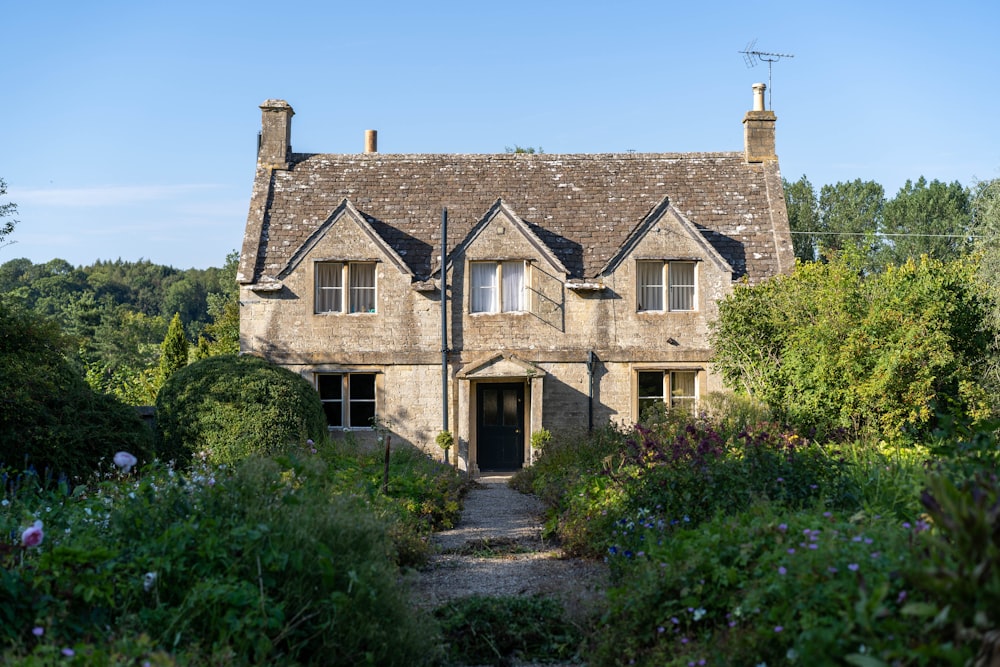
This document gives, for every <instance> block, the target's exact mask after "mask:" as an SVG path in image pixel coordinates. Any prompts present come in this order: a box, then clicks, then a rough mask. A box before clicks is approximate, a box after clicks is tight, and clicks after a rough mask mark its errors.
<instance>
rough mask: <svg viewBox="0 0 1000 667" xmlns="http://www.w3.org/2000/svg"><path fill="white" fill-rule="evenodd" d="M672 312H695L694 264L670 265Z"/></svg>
mask: <svg viewBox="0 0 1000 667" xmlns="http://www.w3.org/2000/svg"><path fill="white" fill-rule="evenodd" d="M670 310H694V262H671V263H670Z"/></svg>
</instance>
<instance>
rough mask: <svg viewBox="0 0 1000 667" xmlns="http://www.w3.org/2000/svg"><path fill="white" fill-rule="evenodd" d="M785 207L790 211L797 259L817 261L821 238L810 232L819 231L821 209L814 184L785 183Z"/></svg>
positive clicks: (804, 178) (801, 181) (805, 179)
mask: <svg viewBox="0 0 1000 667" xmlns="http://www.w3.org/2000/svg"><path fill="white" fill-rule="evenodd" d="M784 188H785V207H786V208H787V209H788V226H789V227H790V228H791V230H792V245H793V247H794V248H795V257H797V258H798V259H799V260H801V261H803V262H812V261H814V260H815V259H816V256H817V252H818V250H819V248H818V241H819V237H818V236H817V235H816V234H813V233H810V232H816V231H818V230H819V207H818V205H817V202H816V190H814V189H813V186H812V183H810V182H809V179H808V178H806V176H805V174H803V175H802V178H800V179H799V180H797V181H795V182H794V183H789V182H788V181H784Z"/></svg>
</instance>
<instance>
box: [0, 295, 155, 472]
mask: <svg viewBox="0 0 1000 667" xmlns="http://www.w3.org/2000/svg"><path fill="white" fill-rule="evenodd" d="M68 345H69V343H68V341H67V340H66V339H65V338H64V337H63V335H62V333H61V332H60V330H59V327H58V326H57V325H56V324H55V323H54V322H51V321H48V320H44V319H42V318H39V317H38V316H36V315H31V314H29V313H26V312H24V311H22V310H20V309H18V308H16V307H14V306H11V305H9V304H7V303H5V302H4V301H3V299H0V467H3V466H6V467H8V468H12V469H15V470H31V469H34V470H35V471H37V473H38V474H41V475H43V476H44V475H46V474H48V475H55V476H58V475H66V476H68V477H70V478H76V479H79V478H82V477H85V476H87V475H88V474H89V473H91V472H92V471H94V470H95V469H96V468H97V465H98V463H99V462H100V461H101V459H104V460H105V461H108V460H110V459H111V457H113V456H114V454H115V452H117V451H119V450H126V451H129V452H131V453H132V454H134V455H136V456H137V457H139V458H140V459H148V458H149V457H150V456H151V454H152V433H151V432H150V431H149V429H148V428H147V427H146V426H145V425H144V424H143V423H142V421H141V420H140V419H139V417H138V416H137V415H136V413H135V410H133V409H132V408H130V407H128V406H126V405H124V404H122V403H121V402H120V401H118V400H117V399H115V398H113V397H111V396H108V395H105V394H100V393H97V392H95V391H94V390H92V389H91V388H90V387H89V386H88V385H87V383H86V381H85V380H84V373H83V370H82V369H81V368H79V367H78V366H77V365H75V364H74V363H73V362H71V361H70V360H69V359H68V358H67V356H66V352H67V348H68Z"/></svg>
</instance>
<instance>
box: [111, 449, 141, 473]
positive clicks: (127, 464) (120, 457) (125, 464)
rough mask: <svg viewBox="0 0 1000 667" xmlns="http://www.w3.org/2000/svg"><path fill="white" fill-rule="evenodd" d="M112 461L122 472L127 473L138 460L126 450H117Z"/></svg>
mask: <svg viewBox="0 0 1000 667" xmlns="http://www.w3.org/2000/svg"><path fill="white" fill-rule="evenodd" d="M114 462H115V465H116V466H118V467H119V468H121V469H122V472H123V473H125V474H128V471H129V470H131V469H132V467H133V466H134V465H135V464H136V463H138V462H139V461H138V460H136V458H135V457H134V456H132V455H131V454H129V453H128V452H118V453H117V454H115V458H114Z"/></svg>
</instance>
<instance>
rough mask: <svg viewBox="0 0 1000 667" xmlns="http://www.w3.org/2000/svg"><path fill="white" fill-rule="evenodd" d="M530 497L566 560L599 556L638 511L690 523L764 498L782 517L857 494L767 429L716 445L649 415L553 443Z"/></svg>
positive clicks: (822, 455)
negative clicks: (545, 512) (626, 425)
mask: <svg viewBox="0 0 1000 667" xmlns="http://www.w3.org/2000/svg"><path fill="white" fill-rule="evenodd" d="M533 467H534V468H535V470H534V471H533V472H532V475H533V480H532V488H533V489H534V490H535V492H536V493H538V494H539V496H541V497H542V499H543V500H544V501H546V502H547V503H548V504H549V505H550V507H551V510H550V517H551V522H550V526H549V527H550V529H551V530H552V531H554V532H557V534H558V536H559V537H560V538H561V539H562V541H563V546H564V548H566V549H567V550H568V551H570V552H572V553H581V554H591V555H600V554H603V552H604V549H605V548H606V547H607V539H608V537H609V536H610V535H611V533H612V531H613V529H614V525H615V522H616V521H617V520H619V519H620V518H622V517H623V516H626V515H628V514H632V513H635V512H636V511H637V510H639V509H643V508H644V509H648V510H650V511H654V512H655V513H656V514H657V515H658V516H660V517H663V518H664V519H666V520H686V521H687V522H691V523H698V522H701V521H705V520H707V519H710V518H712V517H713V516H715V514H716V513H718V512H727V513H734V512H739V511H742V510H744V509H746V508H747V507H749V506H750V505H751V504H752V503H753V502H755V501H758V500H763V499H770V500H773V501H775V502H778V503H780V504H782V505H784V506H786V507H789V508H798V507H804V506H807V505H810V504H812V503H814V502H815V501H816V500H817V499H819V498H825V499H826V500H827V501H828V502H829V503H830V506H831V507H856V506H857V505H858V503H859V492H858V490H857V489H856V488H855V487H854V486H853V484H852V480H851V478H850V477H849V476H848V475H846V474H845V471H844V463H843V461H842V460H841V458H840V456H839V454H838V453H837V452H836V451H834V450H830V449H827V448H824V447H820V446H819V445H817V444H816V443H814V442H810V441H808V440H806V439H804V438H801V437H800V436H798V435H797V434H795V433H792V432H787V431H783V430H781V429H780V428H778V427H777V426H776V425H774V424H759V425H757V426H755V427H753V428H746V429H744V430H742V431H741V432H739V433H738V434H733V435H730V437H729V438H728V439H727V438H723V437H722V435H721V434H720V433H719V431H717V430H716V428H715V425H714V422H713V421H712V420H710V419H706V418H698V419H695V418H692V417H690V416H689V415H684V414H682V413H671V414H662V415H659V416H656V415H653V418H652V419H651V420H650V421H649V422H648V423H647V424H638V425H636V426H634V427H633V428H631V429H627V430H626V429H621V428H611V427H609V428H607V429H604V430H602V431H598V432H596V433H595V434H594V435H593V437H591V438H588V439H586V440H584V441H583V442H578V443H573V444H572V445H566V444H563V443H561V442H558V441H557V442H556V443H554V445H553V446H552V447H550V448H547V449H546V450H545V453H544V454H543V455H542V457H541V458H540V460H539V462H538V464H536V465H535V466H533Z"/></svg>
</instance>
